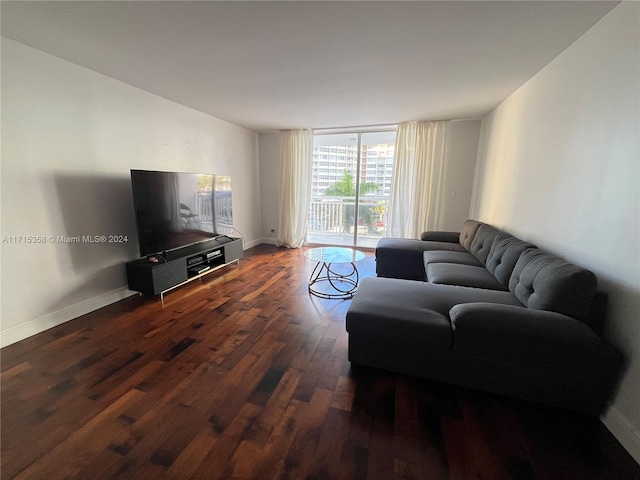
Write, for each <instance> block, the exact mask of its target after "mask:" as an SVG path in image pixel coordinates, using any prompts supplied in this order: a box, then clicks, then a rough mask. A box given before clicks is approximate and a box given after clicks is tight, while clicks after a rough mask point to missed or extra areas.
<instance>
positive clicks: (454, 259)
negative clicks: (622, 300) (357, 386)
mask: <svg viewBox="0 0 640 480" xmlns="http://www.w3.org/2000/svg"><path fill="white" fill-rule="evenodd" d="M376 272H377V277H374V278H365V279H363V280H362V282H361V284H360V286H359V288H358V292H357V293H356V295H355V297H354V298H353V301H352V303H351V305H350V307H349V310H348V312H347V318H346V327H347V331H348V333H349V360H350V361H351V362H352V364H362V365H368V366H372V367H377V368H381V369H386V370H390V371H395V372H400V373H406V374H410V375H414V376H419V377H424V378H429V379H433V380H437V381H442V382H447V383H452V384H456V385H461V386H465V387H471V388H476V389H480V390H485V391H489V392H494V393H498V394H504V395H509V396H513V397H517V398H522V399H526V400H531V401H536V402H542V403H546V404H550V405H555V406H559V407H564V408H568V409H572V410H577V411H582V412H587V413H595V414H598V413H600V412H601V411H602V410H603V409H604V407H605V406H606V403H607V400H608V398H609V397H610V395H611V393H612V391H613V389H614V388H615V385H616V383H617V378H618V375H619V372H620V369H621V366H622V356H621V353H620V352H619V350H618V349H616V348H615V347H613V346H612V345H609V344H607V343H605V342H604V341H603V340H602V339H601V336H600V335H601V333H602V325H603V312H604V304H605V301H606V296H604V295H603V294H601V293H598V292H597V281H596V277H595V275H594V274H593V273H592V272H590V271H588V270H585V269H583V268H580V267H578V266H576V265H573V264H571V263H569V262H566V261H564V260H562V259H560V258H557V257H555V256H553V255H551V254H549V253H545V252H543V251H541V250H539V249H538V248H536V247H535V246H534V245H531V244H529V243H527V242H525V241H522V240H520V239H518V238H516V237H514V236H511V235H509V234H507V233H505V232H501V231H499V230H498V229H496V228H494V227H492V226H491V225H488V224H484V223H481V222H477V221H475V220H467V221H466V222H465V224H464V226H463V228H462V230H461V231H460V232H459V233H457V232H426V233H424V234H423V235H422V237H421V239H420V240H407V239H391V238H386V239H382V240H380V242H379V243H378V247H377V248H376Z"/></svg>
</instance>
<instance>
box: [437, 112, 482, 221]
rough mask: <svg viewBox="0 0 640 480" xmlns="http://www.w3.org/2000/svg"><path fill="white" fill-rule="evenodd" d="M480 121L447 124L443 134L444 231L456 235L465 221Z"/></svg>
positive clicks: (474, 165)
mask: <svg viewBox="0 0 640 480" xmlns="http://www.w3.org/2000/svg"><path fill="white" fill-rule="evenodd" d="M480 125H481V122H480V120H461V121H453V122H451V129H450V130H449V134H448V135H447V144H446V149H445V151H446V161H445V168H444V179H443V182H444V184H443V190H442V191H443V192H444V225H443V229H444V230H447V231H453V232H459V231H460V228H461V227H462V224H463V223H464V221H465V220H467V219H468V218H469V209H470V207H471V193H472V189H473V179H474V174H475V170H476V157H477V155H478V138H479V136H480Z"/></svg>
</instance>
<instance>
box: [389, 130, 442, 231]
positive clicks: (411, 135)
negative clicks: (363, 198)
mask: <svg viewBox="0 0 640 480" xmlns="http://www.w3.org/2000/svg"><path fill="white" fill-rule="evenodd" d="M450 123H451V122H449V121H441V122H409V123H403V124H400V125H399V126H398V135H397V138H396V158H395V161H394V166H393V176H392V179H391V193H390V199H389V214H388V222H389V228H388V230H387V235H388V236H390V237H400V238H419V236H420V234H421V233H422V232H424V231H425V230H441V229H442V228H443V222H444V220H443V209H444V201H443V199H442V195H443V192H442V183H443V177H444V157H445V142H446V136H447V131H448V130H449V124H450Z"/></svg>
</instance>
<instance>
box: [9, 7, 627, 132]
mask: <svg viewBox="0 0 640 480" xmlns="http://www.w3.org/2000/svg"><path fill="white" fill-rule="evenodd" d="M617 3H618V2H612V1H600V2H598V1H568V2H560V1H528V2H526V1H498V2H491V1H471V2H466V1H445V2H436V1H434V2H430V1H422V2H420V1H418V2H404V1H390V2H369V1H355V2H312V1H295V2H269V1H259V2H240V1H232V2H218V1H199V2H198V1H196V2H189V1H177V2H165V1H160V2H156V1H130V2H111V1H89V2H72V1H64V2H51V1H48V2H46V1H45V2H22V1H18V2H10V1H2V4H1V14H2V35H3V36H6V37H8V38H11V39H14V40H17V41H19V42H22V43H25V44H27V45H30V46H33V47H35V48H38V49H40V50H43V51H45V52H48V53H51V54H53V55H56V56H58V57H60V58H63V59H66V60H69V61H71V62H73V63H76V64H78V65H82V66H84V67H87V68H89V69H91V70H95V71H97V72H100V73H102V74H104V75H107V76H109V77H112V78H114V79H117V80H120V81H122V82H125V83H127V84H130V85H133V86H135V87H139V88H141V89H143V90H146V91H148V92H152V93H154V94H156V95H159V96H161V97H164V98H167V99H169V100H172V101H175V102H178V103H180V104H183V105H186V106H189V107H192V108H194V109H196V110H199V111H202V112H205V113H208V114H210V115H213V116H215V117H218V118H221V119H223V120H227V121H229V122H232V123H235V124H237V125H241V126H244V127H246V128H248V129H251V130H255V131H267V130H280V129H290V128H322V127H339V126H353V125H371V124H387V123H397V122H401V121H408V120H427V119H430V120H435V119H455V118H474V117H479V116H482V115H484V114H486V113H487V112H489V111H490V110H491V109H492V108H494V107H495V106H496V105H498V104H499V103H500V102H501V101H502V100H504V99H505V98H506V97H507V96H509V95H510V94H511V93H512V92H513V91H515V90H516V89H517V88H518V87H519V86H521V85H522V84H523V83H524V82H526V81H527V80H528V79H529V78H531V77H532V76H533V75H534V74H535V73H536V72H538V71H539V70H540V69H542V68H543V67H544V66H545V65H546V64H548V63H549V62H550V61H551V60H552V59H553V58H555V57H556V56H557V55H558V54H560V53H561V52H562V51H563V50H565V49H566V48H567V47H568V46H569V45H570V44H571V43H572V42H574V41H575V40H576V39H577V38H578V37H579V36H580V35H582V34H583V33H584V32H585V31H587V30H588V29H589V28H590V27H591V26H592V25H593V24H595V23H596V22H597V21H598V20H599V19H600V18H602V17H603V16H604V15H605V14H606V13H607V12H608V11H609V10H611V9H612V8H613V7H615V6H616V5H617Z"/></svg>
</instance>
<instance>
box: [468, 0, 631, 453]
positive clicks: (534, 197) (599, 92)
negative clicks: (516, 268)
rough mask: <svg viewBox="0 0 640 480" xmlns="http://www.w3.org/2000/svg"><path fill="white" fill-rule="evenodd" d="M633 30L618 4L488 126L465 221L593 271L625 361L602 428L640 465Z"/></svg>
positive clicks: (626, 9)
mask: <svg viewBox="0 0 640 480" xmlns="http://www.w3.org/2000/svg"><path fill="white" fill-rule="evenodd" d="M639 25H640V4H638V3H635V2H623V3H622V4H620V5H619V6H617V7H616V8H614V9H613V10H612V11H611V12H610V13H609V14H608V15H606V16H605V17H604V18H603V19H602V20H601V21H600V22H599V23H597V24H596V25H595V26H594V27H593V28H592V29H591V30H589V31H588V32H587V33H585V34H584V35H583V36H582V37H581V38H580V39H578V40H577V41H576V42H575V43H574V44H573V45H572V46H571V47H569V48H568V49H567V50H566V51H564V52H563V53H562V54H561V55H560V56H558V57H557V58H556V59H555V60H554V61H552V62H551V63H550V64H549V65H547V66H546V67H545V68H544V69H543V70H542V71H540V72H539V73H538V74H537V75H536V76H535V77H533V78H532V79H531V80H530V81H529V82H527V83H526V84H525V85H524V86H522V87H521V88H520V89H519V90H518V91H516V92H515V93H514V94H513V95H512V96H511V97H509V98H508V99H507V100H506V101H505V102H503V103H502V104H501V105H500V106H499V107H498V108H496V109H495V110H494V111H493V112H491V114H490V115H488V116H487V117H486V118H485V119H484V120H483V122H482V133H481V140H480V148H479V154H478V171H477V176H476V185H475V193H474V201H473V207H472V212H471V213H472V216H473V217H475V218H478V219H479V220H482V221H485V222H488V223H491V224H493V225H496V226H498V227H502V228H504V229H506V230H507V231H509V232H511V233H513V234H515V235H517V236H519V237H521V238H523V239H526V240H529V241H531V242H533V243H535V244H537V245H538V246H540V247H541V248H543V249H546V250H548V251H551V252H553V253H556V254H558V255H560V256H562V257H564V258H566V259H568V260H570V261H573V262H575V263H577V264H579V265H581V266H584V267H586V268H589V269H591V270H592V271H594V272H595V273H596V274H597V276H598V279H599V283H600V286H601V288H602V290H604V291H607V292H608V293H609V308H608V315H607V322H608V327H607V331H606V334H607V337H608V338H609V339H610V341H611V342H612V343H614V344H616V345H617V346H618V347H620V348H621V349H622V350H623V351H624V353H625V356H626V359H627V361H628V362H629V365H628V368H627V370H626V373H625V375H624V378H623V380H622V383H621V386H620V390H619V392H618V393H617V395H616V396H615V398H614V399H613V404H612V408H611V409H610V411H609V412H608V414H607V415H606V416H605V417H604V422H605V424H606V425H607V426H608V427H609V429H610V430H611V431H612V432H613V433H614V434H615V435H616V437H617V438H618V439H619V440H620V441H621V443H622V444H623V445H624V446H625V447H626V448H627V450H629V451H630V452H631V453H632V455H633V456H634V457H635V458H636V460H638V461H639V462H640V314H639V312H640V258H639V254H640V223H639V220H640V197H639V187H638V185H639V179H640V168H639V167H640V165H639V164H640V146H639V145H640V141H639V135H640V114H639V106H640V98H639V96H640V95H639V90H640V89H639V86H640V79H639V76H640V65H639V59H640V41H639V37H640V34H639Z"/></svg>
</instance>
